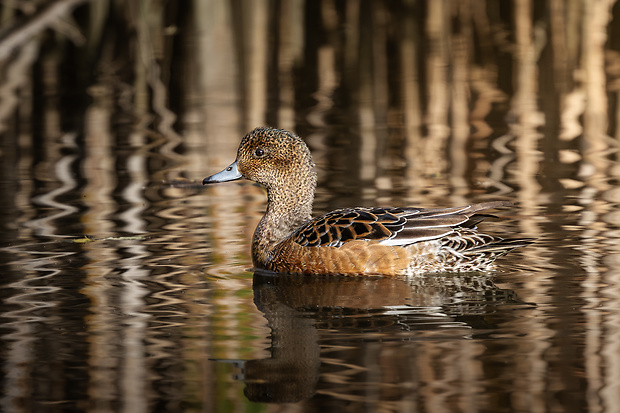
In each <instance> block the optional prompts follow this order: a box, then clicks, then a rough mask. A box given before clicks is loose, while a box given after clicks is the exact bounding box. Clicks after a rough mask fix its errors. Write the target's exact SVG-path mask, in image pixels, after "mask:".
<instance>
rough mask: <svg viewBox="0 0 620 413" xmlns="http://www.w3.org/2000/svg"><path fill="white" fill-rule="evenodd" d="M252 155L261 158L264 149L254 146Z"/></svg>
mask: <svg viewBox="0 0 620 413" xmlns="http://www.w3.org/2000/svg"><path fill="white" fill-rule="evenodd" d="M254 156H256V157H257V158H262V157H263V156H265V150H264V149H261V148H256V149H255V150H254Z"/></svg>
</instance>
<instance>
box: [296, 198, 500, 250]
mask: <svg viewBox="0 0 620 413" xmlns="http://www.w3.org/2000/svg"><path fill="white" fill-rule="evenodd" d="M509 204H510V203H508V202H502V201H498V202H486V203H482V204H473V205H467V206H463V207H456V208H433V209H424V208H346V209H339V210H336V211H332V212H329V213H327V214H325V215H322V216H320V217H318V218H315V219H313V220H312V221H310V222H308V223H307V224H305V225H303V226H302V227H301V228H299V229H298V230H297V231H296V232H295V233H294V234H293V239H294V241H295V242H296V243H297V244H299V245H301V246H305V247H339V246H341V245H343V244H344V243H347V242H350V241H355V240H363V241H378V242H380V243H381V244H384V245H400V246H405V245H410V244H414V243H416V242H420V241H428V240H432V239H437V238H441V237H444V236H446V235H449V234H452V233H453V232H454V231H455V229H456V228H460V227H463V228H474V227H475V225H476V224H477V223H478V222H480V220H481V219H480V218H479V217H480V215H476V217H475V218H474V214H476V213H477V212H479V211H483V210H486V209H491V208H496V207H498V206H504V205H509ZM472 218H473V221H472V223H471V224H470V223H469V222H470V220H472ZM482 218H484V217H482Z"/></svg>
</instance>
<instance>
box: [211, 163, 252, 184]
mask: <svg viewBox="0 0 620 413" xmlns="http://www.w3.org/2000/svg"><path fill="white" fill-rule="evenodd" d="M241 178H243V176H242V175H241V172H239V169H238V168H237V161H235V162H233V163H231V164H230V165H228V166H227V167H226V169H224V170H223V171H222V172H218V173H216V174H215V175H211V176H207V177H206V178H205V179H203V180H202V184H203V185H207V184H215V183H218V182H228V181H235V180H237V179H241Z"/></svg>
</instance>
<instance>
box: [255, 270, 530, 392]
mask: <svg viewBox="0 0 620 413" xmlns="http://www.w3.org/2000/svg"><path fill="white" fill-rule="evenodd" d="M253 289H254V302H255V304H256V306H257V307H258V309H259V310H260V311H261V312H262V313H264V315H265V318H266V319H267V320H268V324H269V327H270V328H271V331H272V334H271V347H270V348H269V351H270V353H271V357H269V358H266V359H261V360H250V361H247V362H246V363H245V365H244V366H243V380H244V382H245V383H246V389H245V394H246V396H247V397H248V398H249V399H250V400H252V401H259V402H272V403H276V402H277V403H286V402H289V403H290V402H296V401H300V400H304V399H308V398H310V397H311V396H312V395H313V394H314V393H315V392H316V389H317V384H318V382H319V375H320V370H321V369H320V367H321V363H322V358H321V352H322V351H324V352H329V349H330V348H332V349H333V348H334V346H347V347H349V348H350V347H351V346H355V345H359V343H365V342H368V341H375V342H377V343H381V344H382V345H385V343H390V342H404V341H412V340H413V341H415V340H429V339H437V338H441V339H446V338H447V339H457V340H462V339H467V338H470V337H471V335H472V333H473V331H474V328H477V329H479V328H492V325H489V324H488V322H487V321H485V319H484V316H485V315H487V314H489V313H490V312H493V307H494V306H496V305H498V304H507V303H511V302H512V303H517V302H518V300H517V298H516V296H515V294H514V292H513V291H511V290H505V289H500V288H498V287H497V286H496V285H495V284H494V283H493V281H492V280H491V278H489V276H488V275H482V274H477V273H473V274H472V273H470V274H433V275H428V276H416V277H408V278H392V277H347V276H328V277H326V276H303V277H300V276H287V275H282V274H278V275H273V274H271V273H264V272H256V273H255V274H254V284H253ZM324 357H325V354H324ZM323 362H325V360H323ZM342 362H343V363H347V364H350V365H357V366H360V367H361V368H362V369H364V366H363V361H362V360H343V361H342Z"/></svg>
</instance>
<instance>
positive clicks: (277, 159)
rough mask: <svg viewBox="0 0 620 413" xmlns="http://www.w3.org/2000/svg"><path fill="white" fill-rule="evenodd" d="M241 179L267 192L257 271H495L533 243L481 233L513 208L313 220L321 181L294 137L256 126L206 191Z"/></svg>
mask: <svg viewBox="0 0 620 413" xmlns="http://www.w3.org/2000/svg"><path fill="white" fill-rule="evenodd" d="M238 179H247V180H250V181H254V182H256V183H258V184H259V185H261V186H262V187H264V188H265V189H266V191H267V207H266V211H265V213H264V215H263V217H262V218H261V220H260V221H259V223H258V225H257V227H256V230H255V232H254V236H253V239H252V247H251V248H252V262H253V265H254V267H255V268H256V269H259V270H265V271H269V272H273V273H287V274H299V275H303V274H307V275H330V274H334V275H335V274H341V275H380V276H390V275H405V276H407V275H415V274H422V273H438V272H441V273H445V272H464V271H467V272H470V271H476V272H480V271H485V272H486V271H491V270H493V269H494V264H495V260H496V259H497V258H498V257H500V256H503V255H505V254H506V253H508V252H510V251H512V250H513V249H515V248H518V247H523V246H525V245H528V244H530V243H531V242H532V240H531V239H528V238H520V239H504V238H501V237H499V236H495V235H489V234H486V233H482V232H479V231H478V230H477V225H478V224H479V223H480V222H481V221H482V220H483V219H484V218H486V217H488V216H489V215H488V214H483V213H482V212H484V211H487V210H490V209H494V208H498V207H505V206H509V205H511V204H512V203H511V202H508V201H490V202H482V203H474V204H470V205H466V206H460V207H447V208H415V207H351V208H343V209H337V210H334V211H331V212H328V213H326V214H324V215H321V216H318V217H313V216H312V204H313V201H314V194H315V190H316V185H317V174H316V169H315V164H314V162H313V160H312V155H311V153H310V150H309V149H308V146H307V145H306V143H305V142H304V141H303V140H302V139H301V138H300V137H299V136H297V135H296V134H294V133H292V132H290V131H287V130H283V129H276V128H273V127H258V128H256V129H254V130H252V131H251V132H249V133H248V134H246V135H245V136H244V137H243V138H242V139H241V143H240V144H239V147H238V149H237V156H236V159H235V161H234V162H233V163H231V164H230V165H228V166H227V167H226V168H225V169H224V170H222V171H221V172H218V173H216V174H214V175H211V176H208V177H206V178H204V180H203V181H202V184H203V185H211V184H215V183H222V182H230V181H235V180H238Z"/></svg>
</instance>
